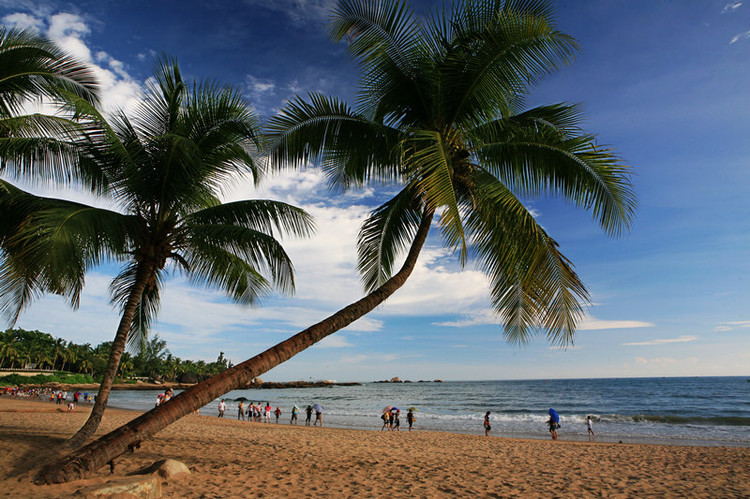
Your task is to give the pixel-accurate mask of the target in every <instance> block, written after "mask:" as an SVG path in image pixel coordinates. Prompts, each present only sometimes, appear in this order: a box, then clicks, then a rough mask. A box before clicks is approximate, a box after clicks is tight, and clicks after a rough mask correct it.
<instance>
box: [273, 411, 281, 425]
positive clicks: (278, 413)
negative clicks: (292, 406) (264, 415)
mask: <svg viewBox="0 0 750 499" xmlns="http://www.w3.org/2000/svg"><path fill="white" fill-rule="evenodd" d="M273 414H274V416H276V424H279V416H281V409H279V408H278V407H277V408H276V410H275V411H273Z"/></svg>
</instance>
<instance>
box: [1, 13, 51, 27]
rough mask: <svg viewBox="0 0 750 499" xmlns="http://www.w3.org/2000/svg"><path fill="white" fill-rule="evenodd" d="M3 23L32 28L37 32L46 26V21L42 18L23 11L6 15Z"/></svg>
mask: <svg viewBox="0 0 750 499" xmlns="http://www.w3.org/2000/svg"><path fill="white" fill-rule="evenodd" d="M3 24H6V25H11V26H16V27H17V28H19V29H31V30H34V31H36V32H41V31H42V29H43V28H44V22H43V21H42V20H41V19H39V18H38V17H35V16H32V15H30V14H24V13H22V12H17V13H15V14H8V15H7V16H4V17H3Z"/></svg>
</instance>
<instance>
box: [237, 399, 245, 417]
mask: <svg viewBox="0 0 750 499" xmlns="http://www.w3.org/2000/svg"><path fill="white" fill-rule="evenodd" d="M240 419H241V420H242V421H244V420H245V402H243V401H242V400H240V405H238V406H237V421H239V420H240Z"/></svg>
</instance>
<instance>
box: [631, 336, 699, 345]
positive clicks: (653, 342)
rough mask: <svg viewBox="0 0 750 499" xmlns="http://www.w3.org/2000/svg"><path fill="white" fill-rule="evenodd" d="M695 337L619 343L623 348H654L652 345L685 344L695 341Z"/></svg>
mask: <svg viewBox="0 0 750 499" xmlns="http://www.w3.org/2000/svg"><path fill="white" fill-rule="evenodd" d="M697 339H698V337H697V336H692V335H684V336H680V337H679V338H665V339H657V340H649V341H636V342H631V343H620V345H621V346H624V347H644V346H654V345H665V344H668V343H687V342H690V341H695V340H697Z"/></svg>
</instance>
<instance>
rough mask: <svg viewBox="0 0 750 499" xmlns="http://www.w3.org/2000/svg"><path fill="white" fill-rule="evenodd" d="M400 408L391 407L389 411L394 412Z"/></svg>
mask: <svg viewBox="0 0 750 499" xmlns="http://www.w3.org/2000/svg"><path fill="white" fill-rule="evenodd" d="M400 410H401V409H399V408H398V407H391V412H396V411H400Z"/></svg>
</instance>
